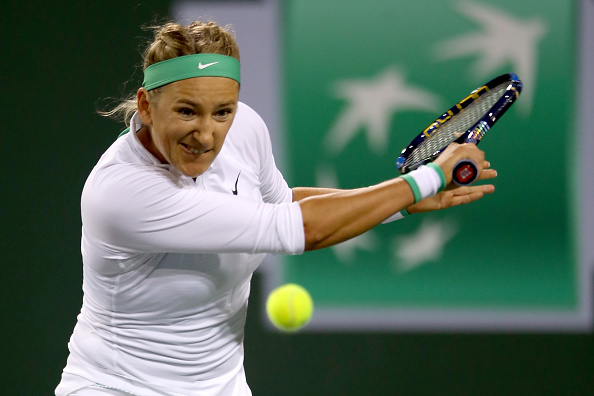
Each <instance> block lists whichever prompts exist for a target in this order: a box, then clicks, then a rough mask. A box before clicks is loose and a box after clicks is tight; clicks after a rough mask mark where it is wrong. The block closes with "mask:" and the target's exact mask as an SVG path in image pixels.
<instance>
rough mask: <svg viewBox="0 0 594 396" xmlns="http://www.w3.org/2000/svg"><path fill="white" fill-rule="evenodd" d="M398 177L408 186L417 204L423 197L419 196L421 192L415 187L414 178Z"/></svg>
mask: <svg viewBox="0 0 594 396" xmlns="http://www.w3.org/2000/svg"><path fill="white" fill-rule="evenodd" d="M400 177H401V178H403V179H404V180H405V181H406V182H407V183H408V185H409V186H410V188H411V190H412V192H413V194H414V196H415V203H417V202H419V201H420V200H421V199H422V198H423V197H422V196H421V190H420V189H419V186H418V185H417V182H416V181H415V178H414V177H412V176H411V175H402V176H400Z"/></svg>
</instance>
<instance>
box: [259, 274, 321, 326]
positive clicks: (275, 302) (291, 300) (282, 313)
mask: <svg viewBox="0 0 594 396" xmlns="http://www.w3.org/2000/svg"><path fill="white" fill-rule="evenodd" d="M313 309H314V307H313V300H312V299H311V296H310V295H309V293H308V292H307V290H305V289H304V288H303V287H301V286H299V285H296V284H294V283H287V284H286V285H283V286H280V287H278V288H276V289H274V290H273V291H272V293H270V295H269V296H268V300H266V313H267V314H268V318H269V319H270V321H271V322H272V324H273V325H274V326H276V327H277V328H278V329H280V330H283V331H296V330H299V329H300V328H302V327H303V326H305V325H306V324H307V322H309V320H310V319H311V315H312V314H313Z"/></svg>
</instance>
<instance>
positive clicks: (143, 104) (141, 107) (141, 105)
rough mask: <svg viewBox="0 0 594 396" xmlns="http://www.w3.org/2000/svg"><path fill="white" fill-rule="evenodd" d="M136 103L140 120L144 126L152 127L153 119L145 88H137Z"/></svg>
mask: <svg viewBox="0 0 594 396" xmlns="http://www.w3.org/2000/svg"><path fill="white" fill-rule="evenodd" d="M136 101H137V106H138V114H139V115H140V118H141V119H142V123H143V124H144V125H152V124H153V119H152V117H151V104H150V103H149V100H148V91H147V90H146V89H145V88H139V89H138V92H136Z"/></svg>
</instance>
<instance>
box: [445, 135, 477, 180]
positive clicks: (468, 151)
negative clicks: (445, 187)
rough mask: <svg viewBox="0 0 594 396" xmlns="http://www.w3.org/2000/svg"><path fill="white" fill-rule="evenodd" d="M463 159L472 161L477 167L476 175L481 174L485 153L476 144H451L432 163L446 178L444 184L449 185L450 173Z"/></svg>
mask: <svg viewBox="0 0 594 396" xmlns="http://www.w3.org/2000/svg"><path fill="white" fill-rule="evenodd" d="M465 159H468V160H471V161H473V162H474V163H475V164H476V165H477V167H478V174H479V175H480V174H481V173H482V171H483V167H484V163H485V152H484V151H482V150H480V149H479V148H478V147H477V146H476V144H473V143H464V144H459V143H452V144H450V145H449V146H448V147H447V148H446V149H445V150H444V152H443V153H441V155H440V156H439V157H437V159H436V160H435V161H434V163H435V164H436V165H439V167H440V168H441V170H442V171H443V174H444V175H445V177H446V184H450V183H451V181H452V173H453V170H454V167H455V166H456V164H457V163H458V162H459V161H461V160H465Z"/></svg>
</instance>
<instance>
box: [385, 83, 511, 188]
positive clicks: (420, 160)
mask: <svg viewBox="0 0 594 396" xmlns="http://www.w3.org/2000/svg"><path fill="white" fill-rule="evenodd" d="M521 91H522V81H520V79H519V78H518V76H516V75H515V74H513V73H508V74H503V75H501V76H499V77H496V78H494V79H493V80H491V81H489V82H488V83H486V84H485V85H483V86H482V87H479V88H477V89H475V90H474V91H472V92H471V93H470V95H468V96H467V97H465V98H464V99H462V100H461V101H460V102H458V103H457V104H456V105H455V106H453V107H452V108H450V109H449V110H448V111H446V112H445V113H444V114H443V115H442V116H441V117H439V118H438V119H437V120H435V122H433V123H432V124H431V125H429V126H428V127H427V128H425V130H423V132H421V133H420V134H419V136H417V137H416V138H415V139H414V140H413V141H412V142H411V143H410V144H409V145H408V146H407V147H405V148H404V150H402V152H401V153H400V157H398V160H397V161H396V168H398V171H399V172H400V173H402V174H404V173H408V172H410V171H412V170H415V169H417V168H418V167H419V166H421V165H423V164H427V163H429V162H432V161H434V160H435V159H436V158H437V157H438V156H439V155H440V154H441V153H442V152H443V150H445V149H446V148H447V147H448V146H449V145H450V144H451V143H453V142H456V143H474V144H478V143H479V142H480V141H481V139H482V138H483V137H484V136H485V133H486V132H487V131H488V130H489V129H491V127H492V126H493V124H495V122H497V120H499V118H501V116H502V115H503V114H504V113H505V112H506V111H507V109H509V108H510V107H511V105H512V104H513V103H514V102H515V101H516V99H517V98H518V96H519V95H520V92H521ZM478 176H479V175H478V167H477V165H476V164H475V163H474V161H471V160H468V159H467V160H461V161H459V162H458V163H457V164H456V166H455V167H454V171H453V175H452V180H453V181H454V182H455V183H456V184H458V185H468V184H471V183H472V182H474V181H475V180H476V179H477V178H478Z"/></svg>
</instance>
